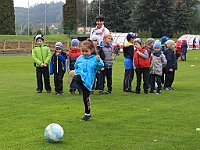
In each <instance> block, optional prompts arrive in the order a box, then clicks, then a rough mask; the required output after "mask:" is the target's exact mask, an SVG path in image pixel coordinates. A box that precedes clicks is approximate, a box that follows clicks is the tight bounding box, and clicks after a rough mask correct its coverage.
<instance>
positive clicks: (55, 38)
mask: <svg viewBox="0 0 200 150" xmlns="http://www.w3.org/2000/svg"><path fill="white" fill-rule="evenodd" d="M33 37H34V35H33V36H28V35H0V41H23V42H25V41H26V42H27V41H33ZM44 38H45V41H46V42H57V41H62V42H66V41H71V38H70V37H69V35H67V34H52V35H46V36H45V37H44Z"/></svg>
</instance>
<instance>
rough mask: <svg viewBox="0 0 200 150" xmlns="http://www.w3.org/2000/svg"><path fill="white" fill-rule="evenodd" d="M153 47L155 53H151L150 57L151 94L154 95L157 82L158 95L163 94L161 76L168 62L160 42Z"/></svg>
mask: <svg viewBox="0 0 200 150" xmlns="http://www.w3.org/2000/svg"><path fill="white" fill-rule="evenodd" d="M153 47H154V51H153V52H152V53H151V57H150V64H151V65H150V76H151V89H150V92H149V93H154V89H155V82H156V83H157V85H158V87H157V92H156V94H161V89H162V83H161V76H162V71H163V68H164V67H165V66H166V64H167V60H166V58H165V55H164V54H163V53H162V51H161V49H162V46H161V42H160V41H159V40H156V41H155V44H154V46H153Z"/></svg>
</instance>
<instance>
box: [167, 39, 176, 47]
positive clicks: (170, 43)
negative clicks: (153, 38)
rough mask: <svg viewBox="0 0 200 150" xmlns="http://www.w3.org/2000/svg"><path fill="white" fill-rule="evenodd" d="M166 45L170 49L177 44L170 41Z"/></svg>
mask: <svg viewBox="0 0 200 150" xmlns="http://www.w3.org/2000/svg"><path fill="white" fill-rule="evenodd" d="M166 44H167V47H168V48H170V47H171V46H172V44H175V42H174V41H173V40H168V41H167V42H166Z"/></svg>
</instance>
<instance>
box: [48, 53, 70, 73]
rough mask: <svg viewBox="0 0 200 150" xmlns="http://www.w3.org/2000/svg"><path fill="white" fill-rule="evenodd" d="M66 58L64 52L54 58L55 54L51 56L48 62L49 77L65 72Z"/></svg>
mask: <svg viewBox="0 0 200 150" xmlns="http://www.w3.org/2000/svg"><path fill="white" fill-rule="evenodd" d="M66 58H67V56H66V53H65V52H62V53H61V54H58V56H56V53H54V54H53V55H52V57H51V62H50V75H52V74H54V73H59V72H64V73H65V72H66Z"/></svg>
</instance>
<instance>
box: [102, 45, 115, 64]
mask: <svg viewBox="0 0 200 150" xmlns="http://www.w3.org/2000/svg"><path fill="white" fill-rule="evenodd" d="M102 50H103V52H104V55H105V59H104V60H103V61H104V66H105V67H106V66H112V65H113V59H112V48H111V47H110V46H104V47H102Z"/></svg>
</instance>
